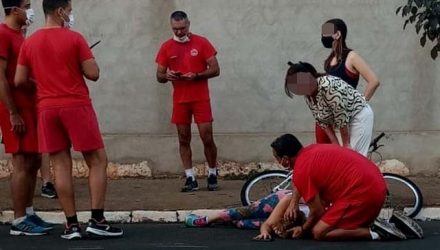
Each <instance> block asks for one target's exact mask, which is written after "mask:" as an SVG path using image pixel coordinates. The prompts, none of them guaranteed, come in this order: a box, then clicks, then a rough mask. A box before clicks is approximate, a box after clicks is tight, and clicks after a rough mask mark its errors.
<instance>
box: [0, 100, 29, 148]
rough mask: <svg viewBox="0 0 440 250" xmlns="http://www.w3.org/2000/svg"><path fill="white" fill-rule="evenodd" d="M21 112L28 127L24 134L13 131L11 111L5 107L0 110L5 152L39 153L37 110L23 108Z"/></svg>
mask: <svg viewBox="0 0 440 250" xmlns="http://www.w3.org/2000/svg"><path fill="white" fill-rule="evenodd" d="M19 114H20V116H21V118H22V119H23V121H24V126H25V129H26V130H25V133H24V134H23V135H17V134H16V133H14V132H13V131H11V128H12V127H11V120H10V116H9V112H8V111H7V110H3V109H2V110H1V111H0V127H1V130H2V139H3V144H4V145H5V153H7V154H16V153H38V136H37V112H36V110H35V109H31V108H28V109H27V108H22V109H20V111H19Z"/></svg>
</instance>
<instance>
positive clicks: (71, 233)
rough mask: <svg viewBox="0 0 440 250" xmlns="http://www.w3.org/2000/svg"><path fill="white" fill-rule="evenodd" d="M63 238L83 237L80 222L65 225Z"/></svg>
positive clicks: (77, 238) (75, 238) (74, 238)
mask: <svg viewBox="0 0 440 250" xmlns="http://www.w3.org/2000/svg"><path fill="white" fill-rule="evenodd" d="M61 238H63V239H66V240H79V239H81V238H82V235H81V228H80V227H79V225H78V224H71V225H70V226H67V224H66V225H65V229H64V232H63V233H62V234H61Z"/></svg>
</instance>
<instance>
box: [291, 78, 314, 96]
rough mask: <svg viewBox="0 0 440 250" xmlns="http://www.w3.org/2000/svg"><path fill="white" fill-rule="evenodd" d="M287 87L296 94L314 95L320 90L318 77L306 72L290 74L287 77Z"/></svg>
mask: <svg viewBox="0 0 440 250" xmlns="http://www.w3.org/2000/svg"><path fill="white" fill-rule="evenodd" d="M286 83H287V88H288V89H289V91H290V92H291V93H293V94H295V95H305V96H313V95H314V94H315V93H316V91H317V90H318V81H317V80H316V78H315V77H314V76H313V75H312V74H310V73H305V72H299V73H295V74H291V75H288V76H287V78H286Z"/></svg>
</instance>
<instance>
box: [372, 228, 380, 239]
mask: <svg viewBox="0 0 440 250" xmlns="http://www.w3.org/2000/svg"><path fill="white" fill-rule="evenodd" d="M370 235H371V239H372V240H380V237H379V234H378V233H376V232H373V231H371V229H370Z"/></svg>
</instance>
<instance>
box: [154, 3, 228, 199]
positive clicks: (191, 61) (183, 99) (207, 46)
mask: <svg viewBox="0 0 440 250" xmlns="http://www.w3.org/2000/svg"><path fill="white" fill-rule="evenodd" d="M170 19H171V28H172V30H173V32H174V37H173V38H171V39H169V40H168V41H166V42H165V43H163V44H162V46H161V48H160V50H159V53H158V54H157V58H156V63H157V65H158V67H157V80H158V82H160V83H166V82H168V81H171V82H172V83H173V87H174V93H173V115H172V119H171V122H172V123H174V124H176V127H177V133H178V136H179V146H180V156H181V159H182V163H183V166H184V168H185V175H186V182H185V185H184V187H183V188H182V192H190V191H195V190H197V189H198V183H197V180H196V178H195V176H194V171H193V169H192V157H191V122H192V117H193V116H194V121H195V122H196V123H197V126H198V129H199V133H200V138H201V139H202V142H203V146H204V149H205V156H206V160H207V162H208V165H209V170H208V190H210V191H213V190H215V189H217V147H216V145H215V143H214V139H213V132H212V130H213V129H212V122H213V117H212V112H211V103H210V98H209V89H208V79H209V78H213V77H216V76H218V75H219V74H220V68H219V65H218V61H217V58H216V55H217V51H216V50H215V48H214V47H213V46H212V45H211V43H210V42H209V41H208V40H207V39H206V38H204V37H201V36H198V35H196V34H192V33H190V32H189V26H190V22H189V20H188V16H187V15H186V13H185V12H183V11H176V12H174V13H173V14H171V18H170Z"/></svg>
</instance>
